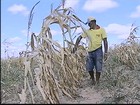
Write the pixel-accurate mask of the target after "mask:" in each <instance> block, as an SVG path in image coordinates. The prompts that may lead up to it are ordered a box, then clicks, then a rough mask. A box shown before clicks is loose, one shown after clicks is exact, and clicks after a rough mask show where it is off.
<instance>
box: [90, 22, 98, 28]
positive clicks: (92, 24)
mask: <svg viewBox="0 0 140 105" xmlns="http://www.w3.org/2000/svg"><path fill="white" fill-rule="evenodd" d="M94 26H96V22H95V21H94V20H92V21H90V23H89V27H90V28H93V27H94Z"/></svg>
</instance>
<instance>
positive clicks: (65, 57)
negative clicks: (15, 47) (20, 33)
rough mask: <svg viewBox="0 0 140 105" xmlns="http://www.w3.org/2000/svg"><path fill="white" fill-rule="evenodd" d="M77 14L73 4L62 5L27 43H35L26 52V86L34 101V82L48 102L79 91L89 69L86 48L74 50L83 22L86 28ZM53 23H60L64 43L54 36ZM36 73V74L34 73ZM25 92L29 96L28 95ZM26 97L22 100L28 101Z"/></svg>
mask: <svg viewBox="0 0 140 105" xmlns="http://www.w3.org/2000/svg"><path fill="white" fill-rule="evenodd" d="M74 16H75V14H74V13H73V11H72V10H71V9H70V8H61V6H58V7H57V8H56V9H55V10H52V11H51V14H50V15H49V16H47V17H46V18H45V19H44V20H43V24H42V30H41V32H40V34H39V35H35V34H34V33H32V35H31V41H30V43H29V45H28V46H27V50H28V51H29V47H31V51H30V53H29V54H26V56H25V61H24V64H25V78H24V79H25V80H24V89H25V90H28V89H29V92H30V94H31V97H32V103H35V100H34V96H33V93H34V91H33V90H31V89H32V87H31V85H33V86H34V87H37V89H38V90H39V91H40V93H41V95H42V97H43V100H44V102H45V103H60V96H61V93H63V94H64V95H66V96H68V97H71V98H73V97H74V96H75V95H76V89H77V87H78V86H79V85H80V80H81V79H82V77H83V72H84V69H85V68H84V56H85V55H84V54H85V53H84V51H85V49H84V50H82V49H79V50H78V51H77V53H76V54H73V53H71V52H72V48H73V45H74V42H73V36H74V35H75V31H76V30H77V28H78V27H79V26H80V27H81V28H82V29H84V27H82V25H81V24H80V21H79V20H78V19H77V18H75V17H74ZM52 24H58V25H59V26H60V28H61V32H62V36H63V46H61V45H60V44H59V43H58V42H56V41H54V40H53V39H52V34H51V31H50V30H51V29H50V26H51V25H52ZM73 30H74V31H73ZM72 32H73V33H72ZM67 35H68V36H69V38H68V39H67V37H66V36H67ZM66 47H67V48H66ZM56 48H57V50H56ZM81 56H83V57H81ZM33 74H35V75H34V76H33ZM31 81H32V82H31ZM34 81H36V85H34ZM26 85H28V88H27V86H26ZM25 90H24V91H25ZM25 92H26V91H25ZM24 96H25V97H26V95H24ZM25 99H26V98H24V100H23V101H24V102H25V101H26V100H25ZM23 101H22V103H24V102H23Z"/></svg>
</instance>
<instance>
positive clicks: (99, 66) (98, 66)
mask: <svg viewBox="0 0 140 105" xmlns="http://www.w3.org/2000/svg"><path fill="white" fill-rule="evenodd" d="M95 64H96V65H95V68H96V82H97V84H99V81H100V76H101V72H102V64H103V52H102V48H99V49H98V50H97V51H96V63H95Z"/></svg>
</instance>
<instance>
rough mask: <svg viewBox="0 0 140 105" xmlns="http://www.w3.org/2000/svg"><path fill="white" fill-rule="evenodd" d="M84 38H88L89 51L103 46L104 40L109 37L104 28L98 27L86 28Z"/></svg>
mask: <svg viewBox="0 0 140 105" xmlns="http://www.w3.org/2000/svg"><path fill="white" fill-rule="evenodd" d="M81 36H82V37H83V38H86V37H87V38H88V40H89V44H88V51H89V52H90V51H94V50H96V49H97V48H99V47H101V45H102V40H103V39H104V38H106V37H107V35H106V32H105V30H104V28H100V29H96V30H93V29H91V30H86V31H85V32H84V33H83V34H82V35H81Z"/></svg>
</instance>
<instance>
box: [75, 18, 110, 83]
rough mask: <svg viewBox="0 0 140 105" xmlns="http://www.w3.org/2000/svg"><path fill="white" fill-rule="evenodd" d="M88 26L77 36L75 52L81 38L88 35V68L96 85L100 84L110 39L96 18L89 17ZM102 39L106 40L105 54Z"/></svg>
mask: <svg viewBox="0 0 140 105" xmlns="http://www.w3.org/2000/svg"><path fill="white" fill-rule="evenodd" d="M88 26H89V27H90V29H88V30H86V31H85V32H84V33H83V34H82V35H80V36H79V37H78V38H77V40H76V43H75V47H74V52H75V51H76V50H77V46H78V44H79V42H80V41H81V39H82V38H86V37H87V38H88V39H89V45H88V56H87V59H86V70H87V71H88V72H89V75H90V77H91V79H92V83H93V85H95V83H97V84H99V79H100V75H101V72H102V64H103V57H104V60H105V61H106V59H107V52H108V41H107V35H106V32H105V30H104V28H101V27H100V26H98V25H97V24H96V19H95V18H93V17H89V18H88ZM102 41H103V42H104V55H103V51H102ZM94 67H95V69H96V81H95V78H94V71H93V70H94Z"/></svg>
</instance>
